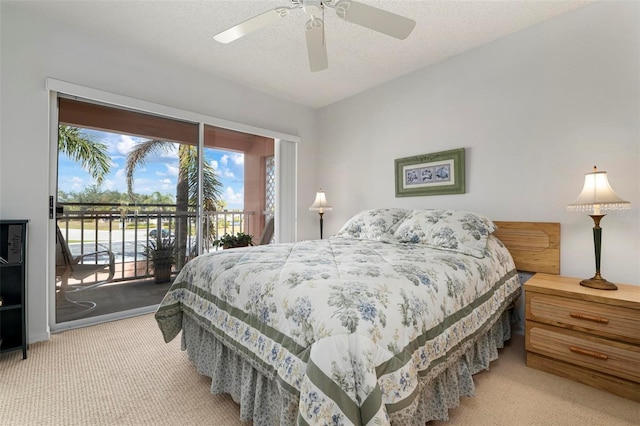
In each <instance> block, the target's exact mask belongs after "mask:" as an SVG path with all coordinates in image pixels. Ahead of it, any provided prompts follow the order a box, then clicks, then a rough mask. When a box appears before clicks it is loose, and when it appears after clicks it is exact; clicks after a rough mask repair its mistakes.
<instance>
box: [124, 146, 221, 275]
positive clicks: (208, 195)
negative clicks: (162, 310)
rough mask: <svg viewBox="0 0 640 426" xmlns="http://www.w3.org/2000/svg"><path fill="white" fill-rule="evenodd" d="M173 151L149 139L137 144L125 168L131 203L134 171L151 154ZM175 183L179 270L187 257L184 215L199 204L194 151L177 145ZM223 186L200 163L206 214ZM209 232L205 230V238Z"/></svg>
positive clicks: (211, 170) (193, 148)
mask: <svg viewBox="0 0 640 426" xmlns="http://www.w3.org/2000/svg"><path fill="white" fill-rule="evenodd" d="M174 149H175V143H174V142H169V141H162V140H157V139H148V140H145V141H142V142H140V143H138V144H137V145H136V146H135V148H134V149H133V150H132V151H131V152H130V153H129V154H128V156H127V164H126V166H125V170H126V175H127V190H128V192H129V196H130V197H131V200H132V201H133V202H135V199H134V194H133V174H134V172H135V170H136V168H137V167H139V166H142V165H144V164H145V162H146V159H147V157H148V156H149V155H151V154H153V153H160V152H169V151H171V150H174ZM178 159H179V167H178V183H177V185H176V243H177V244H176V250H177V254H178V259H177V265H176V266H177V267H178V269H180V268H182V266H183V265H184V262H185V260H186V254H187V220H188V217H187V212H188V211H189V210H193V207H190V206H195V205H197V200H198V162H197V149H196V147H194V146H191V145H186V144H180V145H179V146H178ZM221 186H222V184H221V183H220V181H219V180H218V177H217V175H216V171H215V169H214V168H213V167H212V166H211V165H210V164H208V163H203V168H202V191H203V205H204V208H205V210H215V209H216V207H217V204H218V202H219V200H220V196H221V195H222V192H221V190H220V188H221ZM208 231H210V230H205V232H206V233H207V235H205V236H204V237H205V238H211V237H214V235H209V234H210V232H208Z"/></svg>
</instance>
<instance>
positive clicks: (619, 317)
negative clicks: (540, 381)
mask: <svg viewBox="0 0 640 426" xmlns="http://www.w3.org/2000/svg"><path fill="white" fill-rule="evenodd" d="M524 290H525V303H526V331H525V348H526V350H527V365H528V366H529V367H533V368H537V369H539V370H543V371H546V372H548V373H552V374H556V375H558V376H562V377H566V378H568V379H573V380H576V381H578V382H581V383H584V384H586V385H589V386H593V387H596V388H598V389H603V390H606V391H609V392H612V393H615V394H616V395H620V396H623V397H625V398H629V399H632V400H634V401H638V402H640V286H632V285H624V284H618V290H615V291H609V290H595V289H591V288H586V287H583V286H581V285H580V279H579V278H567V277H561V276H558V275H547V274H536V275H534V276H533V277H532V278H531V279H530V280H529V281H527V282H526V283H525V285H524Z"/></svg>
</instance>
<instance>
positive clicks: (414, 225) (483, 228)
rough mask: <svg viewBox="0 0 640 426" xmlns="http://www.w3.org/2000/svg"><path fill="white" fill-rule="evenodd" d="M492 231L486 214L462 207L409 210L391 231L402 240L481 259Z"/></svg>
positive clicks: (492, 227)
mask: <svg viewBox="0 0 640 426" xmlns="http://www.w3.org/2000/svg"><path fill="white" fill-rule="evenodd" d="M495 230H496V226H495V224H494V223H493V222H492V221H491V220H490V219H489V218H487V217H485V216H483V215H480V214H477V213H473V212H467V211H462V210H413V211H412V212H411V214H410V215H408V216H407V217H406V218H405V219H404V220H403V221H402V223H401V224H400V225H399V226H398V229H397V230H396V232H395V235H396V238H398V239H399V240H400V241H402V242H406V243H417V244H425V245H428V246H430V247H433V248H436V249H440V250H448V251H455V252H458V253H463V254H468V255H470V256H473V257H477V258H480V259H482V258H483V257H484V254H485V253H484V252H485V249H486V247H487V240H488V238H489V234H491V233H492V232H493V231H495Z"/></svg>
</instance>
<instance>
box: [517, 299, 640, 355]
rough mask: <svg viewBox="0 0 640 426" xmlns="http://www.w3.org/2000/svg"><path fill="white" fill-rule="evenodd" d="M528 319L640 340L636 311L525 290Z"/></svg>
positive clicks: (639, 341) (639, 319) (630, 339)
mask: <svg viewBox="0 0 640 426" xmlns="http://www.w3.org/2000/svg"><path fill="white" fill-rule="evenodd" d="M526 299H527V302H526V305H527V319H529V320H535V321H538V322H543V323H547V324H552V325H558V326H561V327H566V328H572V329H575V330H582V331H589V332H593V333H597V334H600V335H603V336H607V337H612V338H620V339H622V340H625V341H631V342H635V343H640V315H638V310H636V309H629V308H623V307H620V306H612V305H606V304H602V303H595V302H588V301H584V300H573V299H568V298H566V297H558V296H551V295H548V294H541V293H531V292H527V295H526Z"/></svg>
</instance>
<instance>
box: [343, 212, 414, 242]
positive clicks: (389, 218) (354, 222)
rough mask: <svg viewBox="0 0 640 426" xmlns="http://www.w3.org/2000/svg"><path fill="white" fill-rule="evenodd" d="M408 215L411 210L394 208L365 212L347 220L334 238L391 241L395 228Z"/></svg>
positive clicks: (393, 237)
mask: <svg viewBox="0 0 640 426" xmlns="http://www.w3.org/2000/svg"><path fill="white" fill-rule="evenodd" d="M409 213H411V210H405V209H396V208H391V209H374V210H365V211H363V212H360V213H358V214H357V215H355V216H353V217H352V218H351V219H349V220H348V221H347V223H345V224H344V225H343V226H342V228H340V230H339V231H338V233H337V234H336V236H339V237H344V238H356V239H363V240H374V241H389V240H393V239H395V236H394V232H395V230H396V228H397V227H398V225H399V224H400V222H401V221H402V219H403V218H404V217H405V216H406V215H407V214H409Z"/></svg>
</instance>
